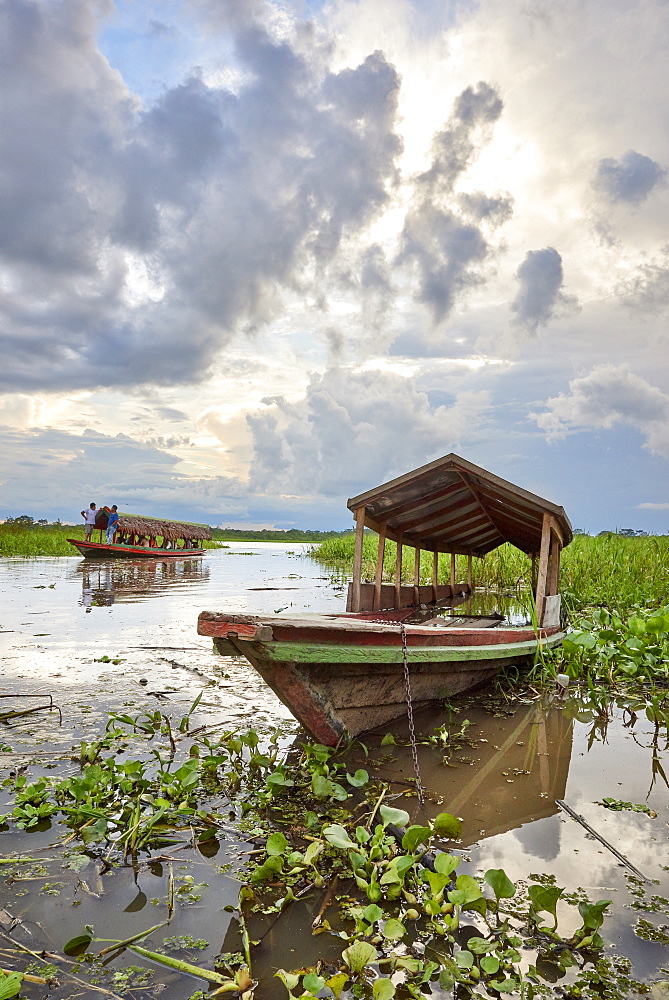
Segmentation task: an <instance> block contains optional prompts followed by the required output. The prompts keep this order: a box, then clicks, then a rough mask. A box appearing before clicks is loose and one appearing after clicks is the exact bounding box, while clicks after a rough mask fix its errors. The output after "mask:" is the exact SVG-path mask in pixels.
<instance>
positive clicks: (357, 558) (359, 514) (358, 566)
mask: <svg viewBox="0 0 669 1000" xmlns="http://www.w3.org/2000/svg"><path fill="white" fill-rule="evenodd" d="M354 517H355V554H354V556H353V581H352V582H353V587H352V588H351V607H350V608H347V609H346V610H347V611H359V610H360V577H361V575H362V539H363V535H364V532H365V508H364V507H359V508H358V509H357V510H356V511H355V513H354Z"/></svg>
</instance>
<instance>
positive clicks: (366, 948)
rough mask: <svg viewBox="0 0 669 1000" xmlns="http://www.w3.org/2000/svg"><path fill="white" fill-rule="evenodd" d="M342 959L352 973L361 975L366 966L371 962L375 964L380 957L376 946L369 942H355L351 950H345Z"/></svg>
mask: <svg viewBox="0 0 669 1000" xmlns="http://www.w3.org/2000/svg"><path fill="white" fill-rule="evenodd" d="M341 957H342V958H343V959H344V961H345V962H346V964H347V965H348V967H349V969H350V970H351V972H353V973H354V974H355V975H359V974H360V973H361V972H362V970H363V969H364V968H365V966H367V965H369V963H370V962H375V961H376V959H377V958H378V957H379V956H378V955H377V952H376V948H375V947H374V945H371V944H370V943H369V941H355V942H354V943H353V944H352V945H351V946H350V947H349V948H345V949H344V951H343V952H342V955H341Z"/></svg>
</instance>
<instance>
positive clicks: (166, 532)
mask: <svg viewBox="0 0 669 1000" xmlns="http://www.w3.org/2000/svg"><path fill="white" fill-rule="evenodd" d="M108 518H109V509H108V508H107V507H102V508H100V509H99V510H98V514H97V517H96V519H95V528H94V530H93V533H92V534H95V532H98V531H99V533H100V534H99V541H97V542H94V541H93V540H92V536H91V540H90V541H88V540H84V539H81V538H68V542H69V543H70V544H71V545H74V546H75V548H77V549H78V550H79V552H81V554H82V556H84V557H85V558H86V559H184V558H190V557H193V556H203V555H204V554H205V552H206V549H204V548H203V542H205V541H210V539H211V528H210V527H209V525H207V524H191V523H189V522H187V521H166V520H164V519H163V518H159V517H146V516H145V515H138V514H119V519H118V530H117V531H116V534H115V535H114V541H113V543H112V544H109V543H107V542H106V541H105V540H104V538H105V531H106V528H107V520H108Z"/></svg>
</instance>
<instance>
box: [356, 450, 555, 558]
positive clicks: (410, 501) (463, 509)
mask: <svg viewBox="0 0 669 1000" xmlns="http://www.w3.org/2000/svg"><path fill="white" fill-rule="evenodd" d="M348 507H349V509H350V510H352V511H354V512H357V513H356V518H360V517H362V518H363V520H364V524H365V526H366V527H368V528H371V529H372V530H373V531H376V532H379V533H382V532H385V535H386V537H387V538H391V539H393V540H394V541H402V543H403V544H406V545H413V546H418V547H419V548H421V549H427V550H431V551H436V552H455V553H461V554H465V555H475V556H482V555H485V554H486V552H491V551H492V549H495V548H497V546H498V545H501V544H502V543H503V542H510V543H511V544H512V545H515V546H516V547H517V548H519V549H521V550H522V551H523V552H526V553H528V554H531V553H538V552H539V551H540V549H541V535H542V528H543V524H544V515H545V514H548V515H549V516H550V517H551V518H552V519H553V520H552V522H551V523H552V524H553V526H554V528H555V529H557V532H558V536H559V541H560V547H564V546H565V545H568V544H569V542H570V541H571V539H572V537H573V533H572V528H571V524H570V522H569V518H568V517H567V515H566V514H565V512H564V509H563V508H562V507H559V506H558V505H557V504H554V503H551V502H550V501H549V500H543V499H542V498H541V497H538V496H536V495H535V494H534V493H529V492H528V491H527V490H524V489H521V487H519V486H514V485H513V483H509V482H507V481H506V480H505V479H500V478H499V477H498V476H494V475H493V474H492V473H491V472H486V470H485V469H481V468H480V467H479V466H478V465H473V464H472V463H471V462H467V461H465V459H464V458H460V457H459V456H458V455H453V454H450V455H445V456H444V458H438V459H437V460H436V461H434V462H430V463H429V464H428V465H423V466H421V468H420V469H416V470H415V471H414V472H408V473H407V474H406V475H404V476H399V478H397V479H393V480H391V482H389V483H384V484H383V486H378V487H377V488H376V489H373V490H368V491H367V492H366V493H361V494H360V496H357V497H353V498H352V499H351V500H349V501H348Z"/></svg>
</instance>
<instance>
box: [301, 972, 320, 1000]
mask: <svg viewBox="0 0 669 1000" xmlns="http://www.w3.org/2000/svg"><path fill="white" fill-rule="evenodd" d="M324 986H325V980H324V979H323V978H322V977H321V976H317V975H316V973H315V972H308V973H307V975H306V976H305V977H304V979H303V980H302V988H303V989H305V990H306V991H307V993H311V994H312V995H313V996H317V995H318V994H319V993H320V991H321V990H322V989H323V987H324Z"/></svg>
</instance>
